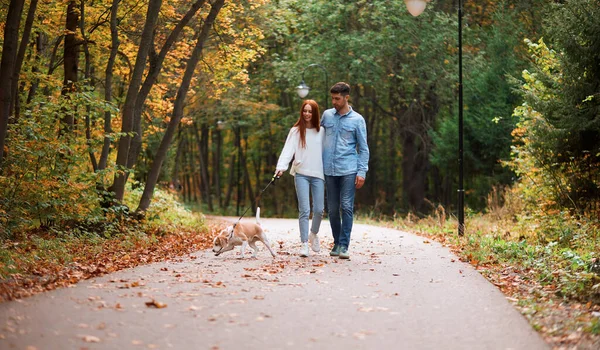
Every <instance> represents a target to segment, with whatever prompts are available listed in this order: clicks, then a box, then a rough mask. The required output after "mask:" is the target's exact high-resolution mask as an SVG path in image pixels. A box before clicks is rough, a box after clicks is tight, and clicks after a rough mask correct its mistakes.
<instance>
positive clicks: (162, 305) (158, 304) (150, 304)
mask: <svg viewBox="0 0 600 350" xmlns="http://www.w3.org/2000/svg"><path fill="white" fill-rule="evenodd" d="M146 306H147V307H155V308H157V309H162V308H165V307H167V304H165V303H161V302H158V301H156V300H154V299H152V301H147V302H146Z"/></svg>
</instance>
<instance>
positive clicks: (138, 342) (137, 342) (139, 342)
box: [131, 340, 144, 345]
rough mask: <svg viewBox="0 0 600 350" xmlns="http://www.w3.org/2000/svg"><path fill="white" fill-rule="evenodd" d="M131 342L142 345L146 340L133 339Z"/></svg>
mask: <svg viewBox="0 0 600 350" xmlns="http://www.w3.org/2000/svg"><path fill="white" fill-rule="evenodd" d="M131 344H133V345H142V344H144V342H143V341H141V340H132V341H131Z"/></svg>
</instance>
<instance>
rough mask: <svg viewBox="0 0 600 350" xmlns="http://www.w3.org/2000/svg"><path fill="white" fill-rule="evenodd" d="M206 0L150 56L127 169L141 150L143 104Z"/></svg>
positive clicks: (196, 4)
mask: <svg viewBox="0 0 600 350" xmlns="http://www.w3.org/2000/svg"><path fill="white" fill-rule="evenodd" d="M205 2H206V0H197V1H196V2H195V3H194V4H192V6H191V7H190V9H189V10H188V12H187V13H186V14H185V15H184V16H183V18H182V19H181V20H180V21H179V23H177V25H176V26H175V28H173V30H172V31H171V33H170V34H169V37H168V38H167V40H166V41H165V43H164V44H163V46H162V48H161V50H160V52H159V54H158V55H152V56H151V58H150V69H149V72H148V75H147V76H146V80H144V83H143V84H142V88H141V89H140V92H139V94H138V96H137V98H136V101H135V108H134V112H133V127H134V131H135V135H134V136H133V139H132V140H131V149H130V150H129V159H128V160H127V168H130V169H131V168H133V166H134V165H135V162H136V161H137V158H138V156H139V154H140V150H141V148H142V111H143V110H144V104H145V103H146V98H147V97H148V94H149V93H150V90H151V89H152V86H154V83H156V79H158V75H159V73H160V71H161V70H162V65H163V62H164V60H165V57H167V53H168V52H169V50H170V49H171V47H172V46H173V44H174V43H175V41H176V40H177V38H178V37H179V34H181V31H182V30H183V28H184V27H185V26H186V25H187V24H188V23H189V22H190V20H191V19H192V18H193V17H194V15H195V14H196V12H198V10H200V8H201V7H202V6H203V5H204V3H205Z"/></svg>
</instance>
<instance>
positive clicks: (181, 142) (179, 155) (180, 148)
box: [171, 125, 185, 191]
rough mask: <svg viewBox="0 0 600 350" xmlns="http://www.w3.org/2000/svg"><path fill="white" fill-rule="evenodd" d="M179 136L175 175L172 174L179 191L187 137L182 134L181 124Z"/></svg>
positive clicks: (172, 180) (172, 179)
mask: <svg viewBox="0 0 600 350" xmlns="http://www.w3.org/2000/svg"><path fill="white" fill-rule="evenodd" d="M177 137H178V138H179V142H178V143H177V152H176V154H175V164H174V165H173V175H172V176H171V184H172V185H173V187H174V188H175V190H176V191H179V190H180V188H181V187H180V186H181V181H180V179H179V168H180V167H181V159H182V157H183V156H182V153H183V147H185V142H184V141H185V139H184V138H183V137H182V136H181V125H180V126H179V130H178V132H177Z"/></svg>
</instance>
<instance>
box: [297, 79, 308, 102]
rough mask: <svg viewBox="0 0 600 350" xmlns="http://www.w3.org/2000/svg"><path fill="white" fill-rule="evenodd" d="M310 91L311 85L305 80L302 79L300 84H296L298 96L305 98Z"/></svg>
mask: <svg viewBox="0 0 600 350" xmlns="http://www.w3.org/2000/svg"><path fill="white" fill-rule="evenodd" d="M309 91H310V87H308V85H306V83H305V82H304V80H302V82H301V83H300V85H298V86H296V92H297V93H298V96H300V98H305V97H306V95H308V92H309Z"/></svg>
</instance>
